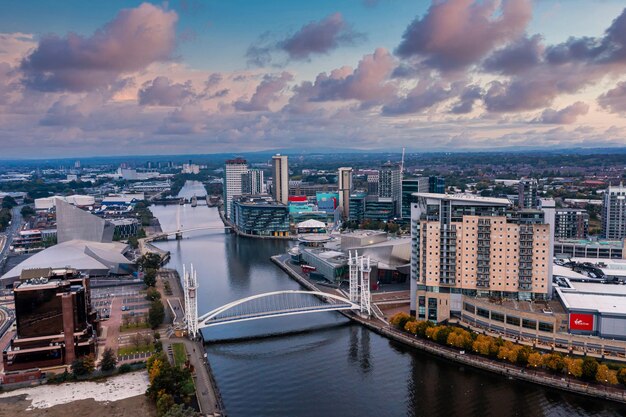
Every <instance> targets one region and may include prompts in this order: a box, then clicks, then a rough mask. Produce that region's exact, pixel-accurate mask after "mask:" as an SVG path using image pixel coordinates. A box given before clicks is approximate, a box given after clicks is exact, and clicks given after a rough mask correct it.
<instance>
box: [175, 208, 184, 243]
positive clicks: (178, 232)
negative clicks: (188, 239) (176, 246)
mask: <svg viewBox="0 0 626 417" xmlns="http://www.w3.org/2000/svg"><path fill="white" fill-rule="evenodd" d="M176 207H177V208H176V240H181V239H182V238H183V232H182V231H181V225H180V205H178V206H176Z"/></svg>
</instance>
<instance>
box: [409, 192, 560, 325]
mask: <svg viewBox="0 0 626 417" xmlns="http://www.w3.org/2000/svg"><path fill="white" fill-rule="evenodd" d="M415 197H416V198H417V202H416V203H413V204H412V209H411V237H412V239H413V246H412V254H411V310H412V311H415V310H416V308H417V307H418V306H420V307H421V308H420V309H419V310H418V311H417V314H418V317H420V318H428V319H429V320H433V321H436V322H437V321H442V320H446V319H448V318H449V317H450V316H451V314H455V313H460V312H461V305H462V300H463V297H464V296H468V297H497V298H507V299H510V298H512V299H518V300H531V299H533V300H543V299H548V298H549V297H550V295H551V293H552V280H551V273H550V271H551V265H552V256H551V247H550V234H551V232H550V224H547V223H545V222H544V214H543V212H541V211H538V210H532V211H522V212H517V211H511V210H510V202H509V200H508V199H502V198H487V197H477V196H474V195H466V194H456V195H447V194H435V193H418V194H417V195H416V196H415Z"/></svg>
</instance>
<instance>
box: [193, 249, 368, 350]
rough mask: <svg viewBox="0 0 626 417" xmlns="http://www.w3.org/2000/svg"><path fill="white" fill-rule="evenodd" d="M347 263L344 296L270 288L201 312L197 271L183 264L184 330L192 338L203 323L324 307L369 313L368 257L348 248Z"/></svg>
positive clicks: (240, 319)
mask: <svg viewBox="0 0 626 417" xmlns="http://www.w3.org/2000/svg"><path fill="white" fill-rule="evenodd" d="M348 266H349V271H350V272H349V285H350V286H349V296H348V298H345V297H343V296H340V295H336V294H331V293H326V292H321V291H304V290H285V291H273V292H268V293H264V294H257V295H253V296H250V297H245V298H242V299H240V300H235V301H232V302H230V303H228V304H225V305H223V306H221V307H218V308H216V309H214V310H212V311H209V312H208V313H206V314H203V315H201V316H198V303H197V301H198V300H197V297H198V292H197V289H198V282H197V278H196V273H197V271H196V270H194V269H193V265H192V267H191V269H190V270H187V269H186V268H184V267H183V287H184V293H185V323H186V326H187V332H188V334H189V336H190V337H192V338H196V337H197V336H198V333H199V331H200V330H201V329H204V328H207V327H212V326H220V325H224V324H231V323H238V322H244V321H250V320H260V319H266V318H271V317H282V316H291V315H296V314H309V313H320V312H324V311H343V310H355V311H358V312H360V313H361V314H362V315H364V316H367V317H369V316H370V315H371V304H370V301H371V295H370V272H371V268H370V259H369V258H365V257H363V256H359V255H358V253H357V252H355V253H354V255H352V253H351V252H350V256H349V263H348Z"/></svg>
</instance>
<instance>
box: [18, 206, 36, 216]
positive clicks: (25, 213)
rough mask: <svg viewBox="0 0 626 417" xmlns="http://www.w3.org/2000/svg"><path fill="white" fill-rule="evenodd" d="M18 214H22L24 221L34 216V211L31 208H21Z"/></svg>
mask: <svg viewBox="0 0 626 417" xmlns="http://www.w3.org/2000/svg"><path fill="white" fill-rule="evenodd" d="M20 213H21V214H22V217H24V218H25V219H28V218H30V217H33V216H34V215H35V209H34V208H32V207H31V206H24V207H22V210H20Z"/></svg>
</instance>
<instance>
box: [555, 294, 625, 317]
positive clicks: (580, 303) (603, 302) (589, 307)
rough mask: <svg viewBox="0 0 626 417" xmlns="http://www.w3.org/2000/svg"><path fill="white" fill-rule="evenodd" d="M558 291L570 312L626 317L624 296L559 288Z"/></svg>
mask: <svg viewBox="0 0 626 417" xmlns="http://www.w3.org/2000/svg"><path fill="white" fill-rule="evenodd" d="M556 291H557V292H558V294H559V296H560V297H561V300H562V301H563V304H565V307H567V308H568V309H569V310H585V311H590V312H598V313H600V314H617V315H626V297H625V296H623V295H609V294H589V293H581V292H570V291H567V290H563V289H562V288H557V289H556Z"/></svg>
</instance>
